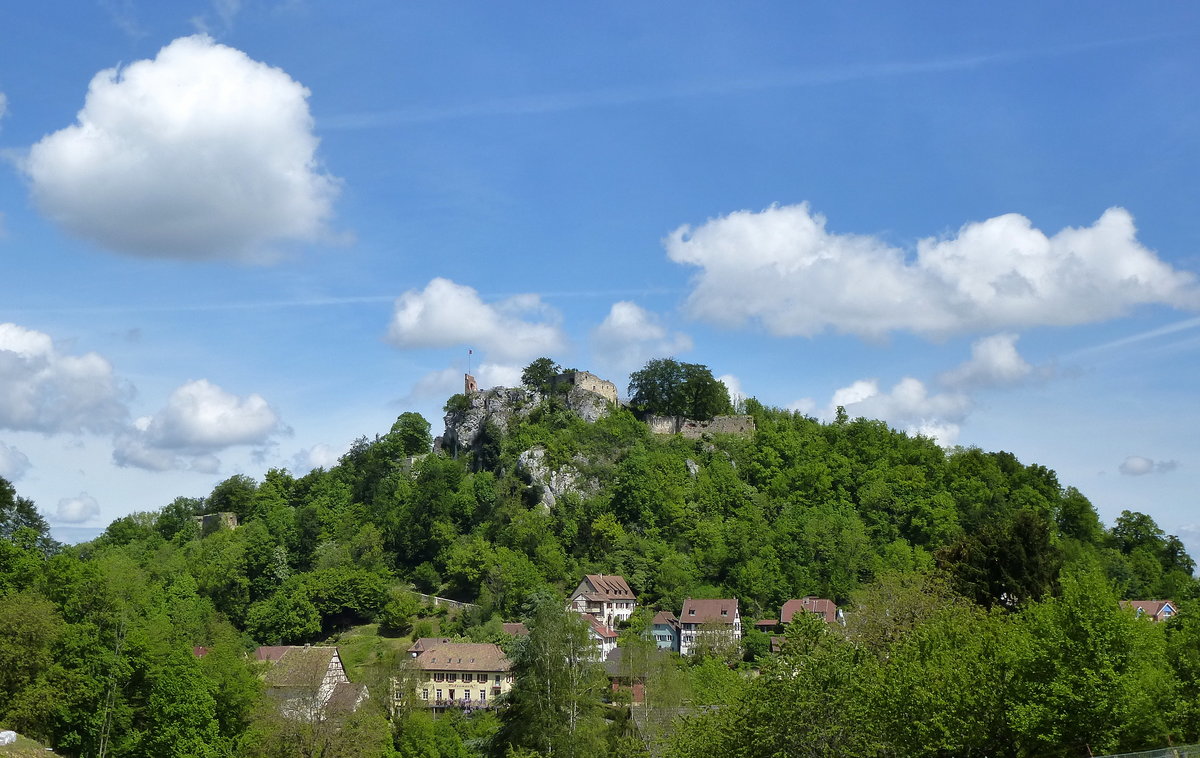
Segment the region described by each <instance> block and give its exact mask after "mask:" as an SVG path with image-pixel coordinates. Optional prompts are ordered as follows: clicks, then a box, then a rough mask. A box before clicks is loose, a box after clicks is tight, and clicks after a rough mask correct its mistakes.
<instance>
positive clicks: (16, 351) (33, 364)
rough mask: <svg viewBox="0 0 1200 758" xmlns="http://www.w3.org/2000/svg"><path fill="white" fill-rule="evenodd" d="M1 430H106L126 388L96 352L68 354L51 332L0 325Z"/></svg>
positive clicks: (123, 413) (122, 411)
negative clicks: (51, 335) (60, 347)
mask: <svg viewBox="0 0 1200 758" xmlns="http://www.w3.org/2000/svg"><path fill="white" fill-rule="evenodd" d="M0 388H2V389H0V429H10V430H13V431H32V432H41V433H44V434H56V433H60V432H71V433H78V432H85V431H87V432H110V431H113V430H114V429H116V428H118V427H119V426H120V425H121V424H122V423H123V422H124V421H125V419H126V418H127V415H128V410H127V408H126V406H125V401H126V398H127V396H128V394H129V392H130V390H129V388H128V387H125V386H123V385H122V383H120V382H118V381H117V379H116V377H115V376H114V375H113V368H112V364H110V363H109V362H108V360H107V359H105V358H104V357H102V356H101V355H99V354H97V353H85V354H84V355H71V354H69V353H66V352H64V351H62V350H60V349H59V348H58V347H57V346H56V345H55V344H54V340H53V339H51V337H50V335H48V334H45V333H43V332H39V331H36V330H34V329H26V328H25V327H22V326H18V325H17V324H12V323H7V324H0Z"/></svg>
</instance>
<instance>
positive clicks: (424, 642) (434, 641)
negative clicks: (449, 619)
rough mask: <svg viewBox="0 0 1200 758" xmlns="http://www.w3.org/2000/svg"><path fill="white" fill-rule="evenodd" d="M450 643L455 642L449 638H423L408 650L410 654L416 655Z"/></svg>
mask: <svg viewBox="0 0 1200 758" xmlns="http://www.w3.org/2000/svg"><path fill="white" fill-rule="evenodd" d="M450 642H453V640H451V639H450V638H449V637H421V638H420V639H418V640H417V641H416V642H414V643H413V644H412V645H411V646H410V647H409V648H408V652H410V653H412V654H414V655H416V654H419V653H422V652H424V651H426V650H428V649H429V648H431V647H437V646H438V645H445V644H448V643H450Z"/></svg>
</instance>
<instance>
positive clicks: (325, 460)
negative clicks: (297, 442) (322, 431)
mask: <svg viewBox="0 0 1200 758" xmlns="http://www.w3.org/2000/svg"><path fill="white" fill-rule="evenodd" d="M341 457H342V453H339V452H338V451H336V450H334V449H333V448H332V447H331V446H329V445H326V444H325V443H320V444H317V445H313V446H312V447H310V448H308V449H307V450H300V451H298V452H297V453H296V454H295V455H293V456H292V473H293V474H295V475H297V476H303V475H304V474H307V473H308V472H310V471H312V470H313V469H318V468H324V469H329V468H333V467H334V466H336V465H337V463H338V460H339V459H340V458H341Z"/></svg>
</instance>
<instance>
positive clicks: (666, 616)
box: [650, 611, 679, 629]
mask: <svg viewBox="0 0 1200 758" xmlns="http://www.w3.org/2000/svg"><path fill="white" fill-rule="evenodd" d="M650 623H651V624H653V625H659V624H661V625H662V626H673V627H675V628H676V629H678V628H679V619H677V618H675V614H674V613H671V612H670V611H659V612H658V613H656V614H654V620H653V621H651V622H650Z"/></svg>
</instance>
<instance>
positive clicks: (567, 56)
mask: <svg viewBox="0 0 1200 758" xmlns="http://www.w3.org/2000/svg"><path fill="white" fill-rule="evenodd" d="M1198 14H1200V10H1197V9H1196V8H1193V7H1191V6H1188V5H1183V4H1175V5H1164V6H1154V7H1150V8H1147V7H1138V8H1133V7H1131V6H1129V5H1128V4H1123V3H1099V4H1090V5H1088V6H1086V7H1084V6H1078V5H1062V6H1051V7H1046V6H1045V5H1044V4H1034V3H1027V4H1005V5H1003V6H1000V5H995V4H983V3H958V4H945V5H939V6H923V7H915V8H914V7H903V8H901V7H896V6H894V5H893V4H885V3H856V4H849V5H841V6H839V7H837V8H836V9H835V8H823V7H818V6H813V5H801V4H793V3H739V4H736V5H730V4H715V3H660V4H654V5H653V6H652V7H640V6H639V7H634V6H629V5H624V6H622V5H608V6H603V5H593V6H588V7H583V6H579V5H564V4H556V3H538V4H534V3H530V4H520V5H515V6H514V5H511V4H510V5H507V6H504V7H501V6H498V5H496V4H490V3H489V4H484V3H478V4H457V5H447V4H439V5H432V4H416V3H412V4H407V3H403V4H402V3H390V2H387V3H385V2H378V3H370V2H362V3H357V4H355V5H353V6H351V7H350V8H349V9H348V7H347V6H345V5H336V6H335V5H333V4H320V3H315V2H306V1H305V0H291V1H284V2H253V1H251V0H215V1H212V2H210V1H208V0H205V1H203V2H202V1H200V0H197V1H196V2H170V3H149V2H141V1H139V0H103V1H102V2H96V3H92V4H88V3H86V2H85V3H70V4H68V3H63V2H46V3H41V4H34V5H27V6H26V7H24V8H22V9H21V10H19V11H14V12H10V13H9V14H8V15H7V17H6V18H5V22H4V23H3V24H0V50H3V51H4V53H3V56H2V57H0V93H2V94H0V150H2V151H3V152H2V156H3V158H4V161H3V164H2V167H0V257H2V258H3V260H5V261H6V263H7V265H5V266H4V269H3V271H4V274H3V276H0V325H2V326H0V475H3V476H6V477H7V478H10V479H12V480H13V481H14V482H15V484H16V486H17V488H18V491H19V492H21V493H22V494H24V495H26V496H28V497H31V498H32V499H34V500H35V501H36V502H37V503H38V505H39V506H40V507H41V508H42V510H43V511H44V512H45V513H46V515H47V517H48V518H49V519H50V520H51V522H52V523H53V524H54V525H55V529H56V533H58V534H59V535H60V536H62V537H66V538H71V537H73V536H79V535H84V534H88V533H89V532H87V531H86V530H88V529H95V528H100V527H103V526H104V525H105V524H107V523H108V522H109V521H111V520H112V519H113V518H116V517H118V516H121V515H123V514H125V513H128V512H131V511H135V510H150V509H155V508H159V507H161V506H162V505H164V504H166V503H167V502H169V501H170V500H171V499H172V498H173V497H175V496H177V495H190V496H202V495H204V494H207V492H208V491H209V490H210V489H211V487H212V485H213V484H215V483H216V482H218V481H220V480H222V479H224V478H226V477H228V476H230V475H232V474H235V473H246V474H249V475H251V476H254V477H256V478H259V477H261V476H262V474H263V473H264V472H265V471H266V469H267V468H269V467H272V466H278V467H287V468H289V469H290V470H292V471H293V472H294V473H297V474H302V473H304V472H305V471H307V470H309V469H310V468H311V467H313V466H315V465H329V464H331V463H333V462H335V461H336V459H337V457H338V456H339V455H340V454H341V453H342V452H344V451H345V450H346V449H347V447H348V446H349V445H350V443H351V442H352V441H353V440H354V439H355V438H356V437H358V436H360V435H364V434H366V435H374V434H376V433H382V432H385V431H386V430H387V429H388V427H389V426H390V425H391V422H392V421H393V420H394V419H395V417H396V416H397V415H398V414H400V413H401V412H403V411H405V410H417V411H420V412H422V413H424V414H425V415H426V417H427V418H429V419H430V420H431V421H432V422H433V424H434V428H435V433H436V431H437V430H439V429H440V427H441V422H440V415H441V414H440V408H441V404H442V403H443V401H444V400H445V398H446V396H447V395H449V394H451V393H452V392H454V391H457V390H458V388H459V387H460V386H461V374H462V372H463V370H464V368H465V363H466V360H467V356H466V350H467V348H468V347H470V348H473V349H474V355H473V356H472V358H473V361H474V369H475V373H476V374H477V375H479V377H480V379H481V383H482V384H484V385H489V384H497V383H507V382H511V381H513V379H514V377H515V376H517V375H518V374H519V370H520V367H521V366H523V365H524V364H525V363H527V362H528V361H529V360H530V359H532V358H535V357H538V356H539V355H543V354H546V355H550V356H552V357H554V358H555V359H556V360H558V361H559V362H561V363H563V364H565V365H573V366H578V367H587V368H590V369H591V370H593V371H595V372H596V373H600V374H602V375H604V376H607V377H611V378H613V379H614V380H615V381H616V382H617V383H618V385H619V386H623V385H624V383H625V380H626V377H627V375H628V372H629V371H630V370H631V369H635V368H637V367H638V366H640V365H641V363H642V362H644V361H645V360H646V359H647V358H650V357H659V356H663V355H674V356H676V357H679V358H681V359H685V360H689V361H695V362H700V363H705V364H707V365H709V366H710V367H711V368H712V369H713V371H714V373H715V374H717V375H721V376H725V377H728V381H729V383H730V385H731V387H733V388H734V389H735V390H736V391H738V392H740V393H741V394H744V395H748V396H750V395H752V396H756V397H758V398H759V399H760V400H762V401H764V402H766V403H768V404H771V405H778V406H786V407H793V408H797V409H801V410H803V411H805V412H806V413H809V414H811V415H814V416H818V417H827V416H828V414H830V413H831V412H832V409H833V407H834V406H836V405H838V404H841V405H845V406H846V407H847V410H848V412H850V413H851V415H855V416H857V415H866V416H873V417H880V418H884V419H886V420H887V421H889V423H892V424H893V425H895V426H897V427H899V428H903V429H909V430H913V431H920V432H922V433H926V434H930V435H932V436H934V437H936V438H937V439H938V440H939V441H940V442H942V443H943V444H946V445H978V446H980V447H982V448H984V449H988V450H1009V451H1012V452H1013V453H1015V454H1016V455H1017V456H1018V457H1019V458H1021V459H1022V460H1023V461H1026V462H1036V463H1041V464H1043V465H1046V466H1049V467H1050V468H1053V469H1055V470H1056V471H1057V472H1058V473H1059V478H1060V481H1061V482H1062V483H1063V484H1069V485H1074V486H1076V487H1078V488H1079V489H1080V490H1082V491H1083V492H1084V494H1086V495H1087V496H1088V497H1089V498H1091V499H1092V501H1093V502H1094V503H1095V504H1096V506H1097V508H1098V510H1099V511H1100V513H1101V516H1102V517H1103V518H1104V519H1105V520H1106V521H1107V522H1109V523H1111V522H1112V520H1113V519H1114V518H1115V517H1116V515H1117V514H1119V513H1120V511H1121V510H1122V509H1125V508H1129V509H1134V510H1142V511H1146V512H1148V513H1150V514H1152V515H1153V516H1154V517H1155V518H1156V519H1157V520H1158V521H1159V523H1160V525H1162V526H1163V528H1164V529H1166V530H1167V531H1168V532H1169V533H1175V534H1179V535H1180V536H1181V537H1183V538H1184V539H1185V541H1187V543H1188V544H1189V546H1190V548H1191V550H1192V552H1193V554H1197V553H1200V515H1197V512H1196V510H1195V503H1194V497H1195V493H1196V492H1197V491H1198V490H1200V486H1198V485H1200V435H1197V434H1196V433H1195V431H1194V424H1195V421H1196V419H1197V418H1200V413H1198V411H1200V400H1198V399H1197V394H1196V391H1195V388H1196V379H1197V373H1198V372H1197V359H1198V357H1200V313H1198V311H1200V281H1198V280H1197V276H1196V272H1198V271H1200V222H1197V218H1198V216H1197V214H1196V212H1195V208H1194V205H1195V198H1196V197H1197V196H1198V192H1197V190H1198V189H1200V171H1198V170H1197V169H1200V150H1198V147H1200V144H1198V143H1200V92H1198V91H1197V90H1196V88H1195V86H1194V83H1195V82H1196V81H1197V79H1198V75H1200V45H1198V44H1197V41H1198V40H1197V37H1198V36H1200V34H1198V33H1200V26H1198V24H1197V20H1198V19H1197V16H1198Z"/></svg>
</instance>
